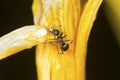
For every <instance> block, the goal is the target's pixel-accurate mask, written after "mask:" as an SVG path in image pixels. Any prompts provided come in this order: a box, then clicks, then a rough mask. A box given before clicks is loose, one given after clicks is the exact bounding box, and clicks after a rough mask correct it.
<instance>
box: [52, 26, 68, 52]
mask: <svg viewBox="0 0 120 80" xmlns="http://www.w3.org/2000/svg"><path fill="white" fill-rule="evenodd" d="M50 32H51V33H52V34H54V35H55V36H56V37H57V43H58V42H59V43H60V49H61V51H62V54H63V51H67V50H68V48H69V44H68V43H67V42H66V41H69V40H63V38H65V37H66V35H65V36H63V33H62V32H60V31H59V30H58V29H54V28H50Z"/></svg>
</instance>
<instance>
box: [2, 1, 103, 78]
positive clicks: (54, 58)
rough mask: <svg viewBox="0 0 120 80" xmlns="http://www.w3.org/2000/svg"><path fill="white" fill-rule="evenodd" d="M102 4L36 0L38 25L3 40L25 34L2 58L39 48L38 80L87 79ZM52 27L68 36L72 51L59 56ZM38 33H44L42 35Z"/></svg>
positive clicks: (36, 22)
mask: <svg viewBox="0 0 120 80" xmlns="http://www.w3.org/2000/svg"><path fill="white" fill-rule="evenodd" d="M101 2H102V0H88V1H86V2H85V1H84V2H83V3H81V2H80V0H34V2H33V6H32V10H33V15H34V23H35V25H33V26H29V27H24V28H22V29H20V30H16V31H14V32H12V33H10V34H8V35H6V36H5V37H2V38H1V39H0V41H5V40H9V39H11V37H10V36H13V34H15V33H18V34H21V33H23V32H24V34H26V35H23V36H22V37H19V38H17V39H16V38H14V37H12V39H13V40H14V39H15V40H14V42H15V41H16V42H18V43H17V44H16V45H17V46H16V45H15V46H12V47H7V46H5V47H7V48H6V49H3V47H2V49H0V59H3V58H5V57H7V56H9V55H12V54H14V53H16V52H18V51H21V50H23V49H26V48H30V47H32V46H34V45H37V49H36V67H37V73H38V75H37V76H38V80H85V60H86V51H87V41H88V37H89V34H90V30H91V28H92V25H93V22H94V20H95V18H96V13H97V10H98V8H99V6H100V4H101ZM59 26H61V27H59ZM50 28H55V29H58V30H59V31H60V32H63V35H67V36H66V37H65V39H63V40H65V42H67V43H68V44H69V49H68V50H67V51H63V53H64V54H60V53H62V51H61V49H60V42H59V41H58V43H56V44H55V40H53V41H52V39H56V38H54V37H55V35H54V34H52V33H50V31H49V30H50ZM43 30H44V31H43ZM39 32H43V33H45V34H44V35H39V34H41V33H39ZM16 35H17V34H16ZM14 36H15V35H14ZM19 36H21V35H19ZM8 37H9V39H7V38H8ZM56 40H57V39H56ZM66 40H68V41H66ZM69 40H70V41H72V43H70V42H69ZM51 41H52V43H51ZM11 43H12V42H11ZM1 45H3V44H1ZM1 45H0V46H1ZM8 45H9V44H8ZM9 46H10V45H9Z"/></svg>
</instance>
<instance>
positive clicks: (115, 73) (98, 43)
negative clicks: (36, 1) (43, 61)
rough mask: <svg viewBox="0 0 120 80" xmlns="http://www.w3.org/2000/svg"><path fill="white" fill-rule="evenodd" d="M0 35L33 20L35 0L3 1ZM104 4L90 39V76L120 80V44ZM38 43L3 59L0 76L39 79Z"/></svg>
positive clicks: (13, 79) (89, 79)
mask: <svg viewBox="0 0 120 80" xmlns="http://www.w3.org/2000/svg"><path fill="white" fill-rule="evenodd" d="M0 3H1V4H0V36H3V35H5V34H7V33H8V32H10V31H12V30H15V29H17V28H19V27H22V26H25V25H31V24H33V17H32V11H31V5H32V0H2V1H0ZM110 26H111V25H110V24H109V23H108V21H107V19H106V15H105V13H104V4H102V6H101V7H100V10H99V12H98V16H97V19H96V21H95V23H94V26H93V28H92V31H91V34H90V38H89V41H88V52H87V62H86V63H87V64H86V73H87V77H86V80H120V79H118V78H119V74H120V69H119V68H120V62H119V61H120V55H119V54H120V48H119V46H118V43H117V40H116V38H115V36H114V34H113V32H112V29H111V27H110ZM34 52H35V47H33V48H32V49H28V50H24V51H21V52H19V53H18V54H15V55H12V56H10V57H8V58H6V59H3V60H1V61H0V80H37V74H36V67H35V54H34Z"/></svg>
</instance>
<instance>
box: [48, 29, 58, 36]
mask: <svg viewBox="0 0 120 80" xmlns="http://www.w3.org/2000/svg"><path fill="white" fill-rule="evenodd" d="M50 32H51V33H53V34H54V35H59V30H57V29H53V28H50Z"/></svg>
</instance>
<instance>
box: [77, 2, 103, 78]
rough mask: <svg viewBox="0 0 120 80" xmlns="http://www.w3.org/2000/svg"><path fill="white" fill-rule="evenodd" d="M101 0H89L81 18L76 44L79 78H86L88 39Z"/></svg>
mask: <svg viewBox="0 0 120 80" xmlns="http://www.w3.org/2000/svg"><path fill="white" fill-rule="evenodd" d="M101 2H102V0H88V2H87V3H86V4H85V8H84V10H83V12H82V15H81V18H80V22H79V26H78V33H77V37H76V45H75V47H76V48H75V63H76V71H77V79H78V80H84V78H85V60H86V52H87V41H88V38H89V34H90V31H91V28H92V25H93V22H94V20H95V18H96V14H97V11H98V8H99V6H100V4H101Z"/></svg>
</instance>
